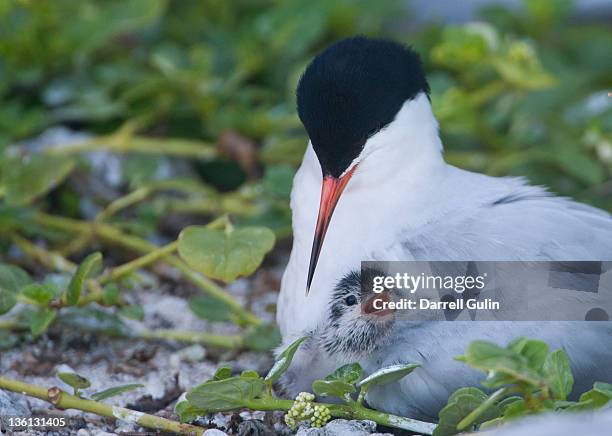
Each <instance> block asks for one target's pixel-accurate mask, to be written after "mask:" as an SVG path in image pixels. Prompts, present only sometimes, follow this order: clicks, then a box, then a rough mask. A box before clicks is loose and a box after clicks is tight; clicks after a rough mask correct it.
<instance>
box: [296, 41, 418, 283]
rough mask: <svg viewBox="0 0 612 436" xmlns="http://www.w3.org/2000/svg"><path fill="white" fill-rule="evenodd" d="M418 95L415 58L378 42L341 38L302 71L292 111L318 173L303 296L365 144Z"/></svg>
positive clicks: (407, 51)
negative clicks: (316, 206) (315, 213)
mask: <svg viewBox="0 0 612 436" xmlns="http://www.w3.org/2000/svg"><path fill="white" fill-rule="evenodd" d="M421 92H424V93H426V94H427V93H429V86H428V84H427V80H426V78H425V73H424V71H423V67H422V64H421V60H420V58H419V56H418V54H417V53H416V52H414V51H412V50H411V49H410V48H408V47H406V46H403V45H401V44H398V43H396V42H392V41H387V40H383V39H370V38H365V37H354V38H348V39H343V40H341V41H338V42H336V43H335V44H332V45H331V46H329V47H328V48H327V49H326V50H325V51H323V52H322V53H321V54H319V55H318V56H317V57H315V58H314V60H313V61H312V62H311V63H310V64H309V65H308V67H307V68H306V71H305V72H304V74H303V75H302V78H301V79H300V82H299V85H298V88H297V109H298V114H299V116H300V120H301V121H302V123H303V124H304V127H305V128H306V131H307V132H308V136H309V137H310V141H311V143H312V147H313V149H314V151H315V153H316V155H317V158H318V160H319V163H320V164H321V169H322V171H323V186H322V189H321V204H320V207H319V215H318V220H317V227H316V230H315V237H314V242H313V247H312V254H311V258H310V266H309V272H308V278H307V291H308V289H309V288H310V284H311V282H312V278H313V275H314V270H315V267H316V264H317V259H318V256H319V253H320V250H321V247H322V245H323V240H324V238H325V233H326V231H327V228H328V226H329V222H330V220H331V216H332V213H333V211H334V208H335V206H336V204H337V202H338V200H339V198H340V194H342V191H343V190H344V187H345V186H346V184H347V183H348V181H349V179H350V177H351V176H352V174H353V172H354V170H355V167H356V164H355V163H354V162H356V159H357V158H358V157H359V156H360V154H361V152H362V150H363V148H364V146H365V144H366V141H367V140H368V138H370V137H372V136H373V135H375V134H376V133H377V132H378V131H379V130H381V129H383V128H384V127H385V126H387V125H388V124H389V123H391V122H392V121H393V119H394V118H395V116H396V115H397V113H398V112H399V110H400V109H401V107H402V105H403V104H404V102H405V101H407V100H411V99H413V98H414V97H415V96H416V95H417V94H419V93H421Z"/></svg>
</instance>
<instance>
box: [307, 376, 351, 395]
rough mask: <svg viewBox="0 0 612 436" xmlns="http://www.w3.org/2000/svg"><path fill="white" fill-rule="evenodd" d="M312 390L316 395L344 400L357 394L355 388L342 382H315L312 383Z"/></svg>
mask: <svg viewBox="0 0 612 436" xmlns="http://www.w3.org/2000/svg"><path fill="white" fill-rule="evenodd" d="M312 390H313V392H314V393H315V394H317V395H321V396H323V397H327V396H333V397H338V398H342V399H347V397H348V396H349V395H350V394H352V393H353V392H355V386H354V385H352V384H351V383H347V382H345V381H341V380H315V381H314V382H313V383H312Z"/></svg>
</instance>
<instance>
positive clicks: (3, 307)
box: [0, 288, 17, 315]
mask: <svg viewBox="0 0 612 436" xmlns="http://www.w3.org/2000/svg"><path fill="white" fill-rule="evenodd" d="M15 304H17V297H16V296H15V293H14V292H11V291H9V290H8V289H4V288H0V315H3V314H5V313H7V312H8V311H10V310H11V309H12V308H13V307H14V306H15Z"/></svg>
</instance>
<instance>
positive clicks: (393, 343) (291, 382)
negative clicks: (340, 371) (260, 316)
mask: <svg viewBox="0 0 612 436" xmlns="http://www.w3.org/2000/svg"><path fill="white" fill-rule="evenodd" d="M372 273H373V274H376V275H380V274H379V273H376V272H372ZM367 274H369V272H367ZM364 283H371V281H366V282H364ZM392 293H393V290H390V293H389V294H391V295H389V294H387V291H385V292H383V293H381V294H374V293H373V292H371V291H369V290H368V289H367V288H365V289H364V290H363V291H362V286H361V280H360V273H359V272H355V271H353V272H350V273H349V274H347V275H346V276H345V277H343V278H342V279H341V280H340V281H339V282H338V284H337V285H336V287H335V288H334V290H333V292H332V299H331V301H330V304H329V306H328V310H327V313H326V318H325V320H324V321H323V322H322V323H321V324H320V325H319V326H318V327H317V328H315V329H314V330H312V331H309V332H305V335H308V336H309V337H310V339H309V340H308V341H306V342H305V343H304V344H303V345H302V347H301V348H300V349H299V350H298V352H297V353H296V355H295V356H294V359H293V362H292V365H291V367H290V369H289V371H288V372H287V373H286V375H285V377H284V378H283V379H282V381H281V382H282V384H283V386H284V388H285V389H286V391H287V393H288V394H289V395H291V396H295V395H296V394H297V393H298V392H301V391H310V390H311V385H312V382H313V381H314V380H316V379H320V378H323V377H325V376H326V375H327V374H329V373H331V372H332V371H334V370H335V369H336V368H338V367H340V366H342V365H345V364H347V363H353V362H358V363H360V364H361V366H362V367H363V369H364V372H365V374H366V375H367V374H371V373H373V372H374V371H376V370H378V369H380V368H383V367H387V366H392V365H397V364H409V363H418V364H421V367H420V368H417V369H416V370H415V371H414V372H413V373H412V374H410V375H409V376H408V377H405V378H403V379H402V380H400V381H399V382H396V383H390V384H387V385H382V386H375V387H373V388H372V389H370V390H369V391H368V394H367V396H366V401H367V402H368V404H369V405H370V406H371V407H373V408H375V409H377V410H382V411H385V412H387V413H393V414H397V415H401V416H409V417H411V418H416V419H422V420H427V421H435V420H437V417H438V412H439V411H440V409H442V407H444V406H445V405H446V402H447V400H448V397H449V396H450V395H451V394H452V393H453V392H454V391H455V390H457V389H459V388H461V387H466V386H476V387H480V388H482V386H481V384H480V383H481V381H482V380H483V379H484V378H485V376H486V374H484V373H483V372H481V371H478V370H476V369H474V368H472V367H470V366H468V365H467V364H465V363H463V362H458V361H456V360H455V357H456V356H458V355H461V354H463V353H464V352H465V350H466V349H467V347H468V345H469V344H470V342H472V341H474V340H478V339H480V340H487V341H490V342H495V343H498V344H500V345H506V344H507V343H508V342H510V341H511V340H513V339H516V338H517V337H519V336H525V337H529V338H533V339H540V340H543V341H545V342H546V343H548V345H549V346H550V349H551V350H552V349H558V348H563V349H564V350H565V351H566V352H567V353H568V356H569V358H570V362H571V366H572V372H573V374H574V379H575V382H574V391H573V393H574V395H573V398H574V399H575V398H576V396H577V395H576V394H579V393H581V392H584V391H587V390H589V389H590V388H591V387H592V386H593V383H594V382H595V381H604V382H608V383H610V382H612V367H610V364H609V363H610V362H612V348H610V347H608V346H604V345H603V344H609V343H610V341H611V340H612V323H609V322H588V323H586V324H585V323H584V322H571V321H565V322H532V321H524V322H512V321H495V322H492V321H480V322H471V321H425V322H419V321H409V320H406V319H402V317H401V316H399V315H398V313H397V312H396V311H392V310H388V309H385V310H376V309H375V308H374V305H373V304H372V303H373V300H374V299H381V298H382V299H386V300H387V301H390V300H391V299H392V298H393V296H392ZM587 326H588V328H586V327H587ZM571 397H572V396H571Z"/></svg>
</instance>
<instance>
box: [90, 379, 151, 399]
mask: <svg viewBox="0 0 612 436" xmlns="http://www.w3.org/2000/svg"><path fill="white" fill-rule="evenodd" d="M142 387H144V385H141V384H138V383H133V384H128V385H122V386H115V387H113V388H108V389H104V390H103V391H100V392H96V393H95V394H93V395H92V396H91V399H92V400H96V401H102V400H106V399H107V398H111V397H115V396H117V395H121V394H123V393H125V392H129V391H133V390H134V389H138V388H142Z"/></svg>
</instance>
